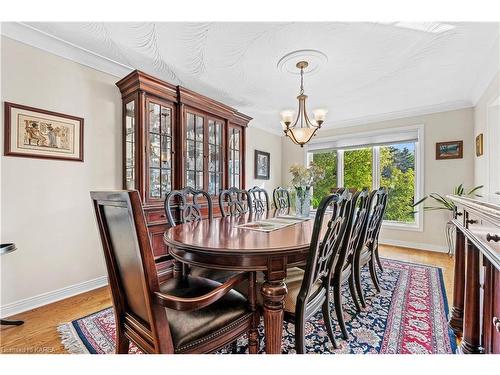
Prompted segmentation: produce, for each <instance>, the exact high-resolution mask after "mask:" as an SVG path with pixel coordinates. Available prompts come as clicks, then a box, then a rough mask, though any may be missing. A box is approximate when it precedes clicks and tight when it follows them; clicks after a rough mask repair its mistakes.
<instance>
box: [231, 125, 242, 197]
mask: <svg viewBox="0 0 500 375" xmlns="http://www.w3.org/2000/svg"><path fill="white" fill-rule="evenodd" d="M240 135H241V131H240V130H239V129H236V128H230V129H229V184H230V185H231V186H234V187H237V188H239V187H240V160H241V151H240V150H241V142H240V138H241V136H240Z"/></svg>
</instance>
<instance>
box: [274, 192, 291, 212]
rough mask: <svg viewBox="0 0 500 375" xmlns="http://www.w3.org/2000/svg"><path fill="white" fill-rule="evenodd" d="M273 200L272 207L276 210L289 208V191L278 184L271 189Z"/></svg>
mask: <svg viewBox="0 0 500 375" xmlns="http://www.w3.org/2000/svg"><path fill="white" fill-rule="evenodd" d="M273 201H274V207H275V208H276V209H277V210H289V209H290V206H291V204H290V193H289V192H288V190H287V189H285V188H283V187H280V186H278V187H277V188H276V189H274V190H273Z"/></svg>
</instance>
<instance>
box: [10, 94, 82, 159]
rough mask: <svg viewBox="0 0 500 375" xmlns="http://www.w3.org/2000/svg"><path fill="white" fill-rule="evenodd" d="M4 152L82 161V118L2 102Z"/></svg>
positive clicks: (24, 155) (23, 155) (21, 155)
mask: <svg viewBox="0 0 500 375" xmlns="http://www.w3.org/2000/svg"><path fill="white" fill-rule="evenodd" d="M4 112H5V121H4V141H5V144H4V155H6V156H20V157H28V158H42V159H55V160H70V161H83V118H80V117H75V116H70V115H65V114H63V113H57V112H51V111H46V110H44V109H39V108H33V107H28V106H25V105H20V104H14V103H8V102H5V108H4Z"/></svg>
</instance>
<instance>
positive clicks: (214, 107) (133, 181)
mask: <svg viewBox="0 0 500 375" xmlns="http://www.w3.org/2000/svg"><path fill="white" fill-rule="evenodd" d="M116 85H117V86H118V88H119V89H120V92H121V94H122V100H123V188H124V189H128V190H131V189H136V190H138V191H139V193H140V195H141V199H142V202H143V205H144V213H145V216H146V220H147V223H148V227H149V232H150V236H151V241H152V244H153V251H154V254H155V256H160V255H165V254H167V249H166V246H165V244H164V243H163V233H164V232H165V230H166V228H167V221H166V215H165V212H164V208H163V205H164V200H165V195H166V194H167V193H168V192H169V191H171V190H177V189H182V188H184V187H186V186H191V187H193V188H195V189H202V190H205V191H207V192H208V193H209V194H210V195H211V196H212V197H213V199H214V200H215V199H217V194H218V193H219V191H220V190H221V189H225V188H228V187H230V186H236V187H245V186H244V185H245V128H246V127H247V125H248V122H249V121H250V120H251V117H248V116H246V115H244V114H242V113H239V112H238V111H237V110H235V109H233V108H231V107H229V106H227V105H224V104H222V103H220V102H217V101H215V100H213V99H210V98H208V97H206V96H203V95H200V94H198V93H196V92H194V91H191V90H188V89H186V88H184V87H181V86H174V85H172V84H170V83H168V82H165V81H162V80H160V79H157V78H155V77H152V76H150V75H148V74H146V73H143V72H140V71H138V70H135V71H133V72H132V73H130V74H129V75H127V76H126V77H125V78H123V79H121V80H120V81H118V82H117V83H116ZM215 207H218V205H217V204H214V208H215ZM215 214H216V215H217V214H218V212H217V211H216V212H215ZM171 266H172V261H171V260H167V261H165V262H163V263H161V264H160V265H159V267H158V268H159V276H160V278H161V279H164V278H167V277H169V274H170V272H171V268H172V267H171Z"/></svg>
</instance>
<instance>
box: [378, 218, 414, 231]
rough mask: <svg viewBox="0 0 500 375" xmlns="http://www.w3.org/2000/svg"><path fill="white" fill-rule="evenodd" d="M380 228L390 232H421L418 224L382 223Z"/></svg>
mask: <svg viewBox="0 0 500 375" xmlns="http://www.w3.org/2000/svg"><path fill="white" fill-rule="evenodd" d="M382 228H385V229H391V230H406V231H411V232H423V228H422V227H421V226H420V225H419V224H418V223H414V224H409V223H398V222H396V221H383V222H382Z"/></svg>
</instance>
